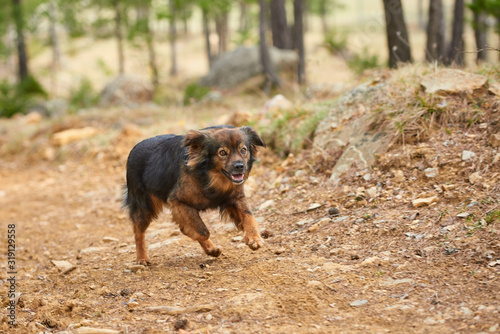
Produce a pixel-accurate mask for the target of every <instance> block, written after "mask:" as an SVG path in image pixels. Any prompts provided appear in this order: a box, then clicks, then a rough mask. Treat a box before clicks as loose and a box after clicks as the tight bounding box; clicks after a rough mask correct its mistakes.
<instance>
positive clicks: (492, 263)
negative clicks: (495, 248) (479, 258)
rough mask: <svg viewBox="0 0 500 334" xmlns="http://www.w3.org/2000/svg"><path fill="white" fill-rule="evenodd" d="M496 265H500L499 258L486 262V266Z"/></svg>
mask: <svg viewBox="0 0 500 334" xmlns="http://www.w3.org/2000/svg"><path fill="white" fill-rule="evenodd" d="M496 265H500V260H497V261H493V262H490V263H488V266H490V267H494V266H496Z"/></svg>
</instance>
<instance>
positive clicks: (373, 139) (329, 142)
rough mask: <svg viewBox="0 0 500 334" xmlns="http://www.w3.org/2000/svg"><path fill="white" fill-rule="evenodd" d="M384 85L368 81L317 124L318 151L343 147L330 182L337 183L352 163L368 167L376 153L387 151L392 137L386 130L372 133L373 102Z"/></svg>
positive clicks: (344, 96)
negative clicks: (371, 111) (371, 109)
mask: <svg viewBox="0 0 500 334" xmlns="http://www.w3.org/2000/svg"><path fill="white" fill-rule="evenodd" d="M385 86H386V85H385V84H384V83H379V82H367V83H365V84H362V85H360V86H358V87H356V88H354V89H353V90H351V91H349V92H347V93H345V94H343V95H342V96H341V97H340V98H339V100H338V101H337V103H336V104H335V106H334V107H333V108H332V109H330V111H329V112H328V114H327V116H326V117H325V118H324V119H323V120H322V121H321V122H320V123H319V124H318V128H317V129H316V133H315V137H314V145H313V147H314V148H315V149H318V150H319V151H321V152H325V151H326V152H335V151H338V150H340V149H341V148H342V147H344V150H343V153H342V155H341V157H340V158H339V160H338V161H337V164H336V165H335V167H334V168H333V170H332V174H331V177H330V179H331V180H332V181H335V180H337V179H338V177H339V176H340V175H341V174H342V173H343V172H345V171H347V170H348V169H349V168H350V167H351V165H352V164H353V163H355V164H356V165H357V166H358V167H359V168H368V167H370V166H371V165H372V164H373V162H374V161H375V153H381V152H383V151H385V150H386V149H387V147H388V146H389V144H390V142H391V139H392V138H391V137H390V136H389V135H388V134H387V133H385V132H384V131H383V130H380V129H377V130H371V129H370V124H371V123H372V122H373V118H372V115H371V113H370V112H369V108H370V103H371V101H372V100H373V98H374V97H375V96H376V95H379V94H382V93H383V92H384V91H385Z"/></svg>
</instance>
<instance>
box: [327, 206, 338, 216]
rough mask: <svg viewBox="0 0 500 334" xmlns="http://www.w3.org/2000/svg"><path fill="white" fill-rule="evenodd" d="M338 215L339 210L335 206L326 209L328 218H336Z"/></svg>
mask: <svg viewBox="0 0 500 334" xmlns="http://www.w3.org/2000/svg"><path fill="white" fill-rule="evenodd" d="M339 213H340V210H339V208H337V207H336V206H333V207H331V208H330V209H328V214H329V215H330V216H338V214H339Z"/></svg>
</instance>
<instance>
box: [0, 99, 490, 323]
mask: <svg viewBox="0 0 500 334" xmlns="http://www.w3.org/2000/svg"><path fill="white" fill-rule="evenodd" d="M453 101H455V102H456V103H454V102H453ZM464 101H465V100H464V99H463V97H462V98H459V97H456V98H455V97H451V98H449V99H448V104H449V105H453V106H455V105H458V104H459V103H465V105H466V107H467V108H476V109H475V110H477V114H478V115H479V116H478V118H477V120H475V121H474V122H467V120H464V121H463V122H457V123H454V125H453V126H451V127H450V126H434V127H433V129H432V131H428V133H427V136H426V140H425V141H424V142H419V143H417V142H414V143H411V144H409V143H408V141H395V142H394V144H393V145H392V146H391V147H390V149H388V151H387V152H386V153H385V154H382V155H380V156H379V157H378V159H377V161H376V162H375V165H374V166H373V167H372V168H359V167H356V166H353V167H352V168H351V169H349V170H348V171H347V172H345V173H343V174H342V176H341V177H340V178H339V180H336V181H335V182H333V181H331V180H330V179H329V176H330V173H331V168H332V167H333V166H332V165H331V164H332V162H331V161H330V163H329V162H328V159H326V161H321V162H318V161H317V160H316V159H315V157H314V156H313V153H312V151H311V150H305V151H303V152H301V153H300V154H296V156H293V155H290V156H289V157H288V158H286V159H283V158H280V157H278V156H276V155H274V154H273V153H272V152H270V151H269V150H263V151H262V152H261V154H260V157H259V162H258V164H257V165H256V167H255V169H254V171H253V175H252V176H251V179H250V180H249V181H248V184H247V193H248V197H249V202H250V203H251V206H252V208H253V210H254V215H255V216H256V217H257V220H258V221H259V223H260V225H261V227H262V231H261V232H262V235H263V237H264V238H265V242H266V245H265V247H264V248H263V249H260V250H258V251H255V252H253V251H251V250H250V249H249V248H248V247H246V246H245V245H244V243H243V241H242V235H241V233H240V232H238V231H237V230H236V229H235V228H234V227H233V226H232V224H230V223H228V222H224V221H221V220H220V219H219V217H218V215H217V214H216V213H215V212H209V213H206V214H204V215H203V218H204V220H205V221H206V222H207V225H208V226H209V228H210V230H211V232H212V236H213V240H214V242H216V243H218V244H219V245H221V246H222V248H223V255H221V257H219V258H217V259H213V258H210V257H207V256H206V255H205V254H203V252H202V251H201V248H200V247H199V245H198V244H197V243H195V242H193V241H191V240H190V239H188V238H187V237H185V236H183V235H181V234H179V231H178V229H177V227H176V226H175V225H174V224H173V223H172V220H171V216H170V214H169V212H168V210H165V213H164V214H162V215H161V217H160V218H159V219H158V220H157V221H156V222H154V223H153V224H152V225H151V227H150V229H149V230H148V234H147V243H148V245H149V249H150V250H149V252H150V255H151V256H152V261H153V263H154V264H153V265H152V266H150V267H142V266H138V265H135V263H134V260H135V249H134V243H133V235H132V229H131V226H130V223H129V221H128V220H127V217H126V214H125V212H124V211H122V210H121V199H122V186H123V184H124V176H125V161H126V157H127V154H128V151H129V150H130V149H131V148H132V147H133V145H134V144H135V143H136V142H138V141H139V140H141V139H143V138H145V137H147V136H149V135H153V134H157V133H161V132H181V131H184V129H186V128H189V127H194V126H203V125H206V124H203V122H202V121H201V120H198V121H193V122H192V123H189V124H182V125H180V124H179V123H173V122H171V123H169V124H165V123H164V124H163V125H164V126H163V127H162V128H161V130H160V129H158V126H157V125H154V122H149V123H148V122H146V121H144V122H142V123H141V122H139V121H137V120H138V119H139V120H145V119H147V117H151V116H147V117H146V116H144V115H143V114H140V113H139V114H137V113H136V114H133V115H129V116H126V117H125V118H127V117H128V118H129V119H130V120H134V122H135V123H136V124H139V126H137V125H131V124H130V122H127V121H123V120H121V121H119V122H118V121H116V118H115V119H113V117H112V116H109V115H110V114H103V113H96V114H91V115H87V116H82V117H75V116H71V117H68V118H65V119H63V120H60V121H57V122H52V123H49V122H48V121H45V120H37V119H35V118H36V116H35V117H34V116H26V117H24V118H18V119H14V120H9V121H5V122H3V123H2V129H3V130H2V140H1V144H2V152H3V157H2V158H0V160H1V163H0V201H1V204H2V205H1V206H0V217H2V227H1V228H2V229H3V230H4V231H7V225H8V224H15V235H16V239H15V242H16V252H15V265H16V270H17V274H16V275H15V276H16V292H17V293H18V295H17V297H18V305H17V308H16V323H17V326H16V327H13V328H12V327H9V325H8V321H10V319H9V318H8V315H9V310H8V306H9V299H8V297H7V294H8V290H9V287H10V283H9V282H8V281H7V279H8V278H9V277H10V275H8V274H7V270H8V267H7V261H8V259H7V252H6V251H5V250H6V249H7V245H6V244H5V246H4V248H3V249H4V251H3V252H2V254H1V255H0V259H1V264H0V266H1V268H2V271H1V273H0V279H1V286H0V295H1V300H2V309H1V311H0V332H2V333H39V332H55V333H57V332H66V333H158V332H174V331H178V332H181V333H187V332H189V333H325V332H332V333H337V332H339V333H341V332H345V333H357V332H359V333H366V332H377V333H378V332H394V333H402V332H405V333H408V332H416V333H437V332H439V333H457V332H462V333H479V332H482V333H496V332H499V331H500V328H499V326H500V321H499V319H500V295H499V293H498V291H500V282H499V279H498V278H499V274H500V241H499V240H500V238H499V237H500V229H499V221H500V206H499V200H500V198H499V190H500V189H499V187H500V182H499V179H500V162H499V159H500V156H499V153H498V146H499V144H500V143H499V142H496V141H495V140H497V138H498V137H495V134H497V133H498V130H499V128H498V117H499V115H500V114H499V113H498V109H497V107H498V105H495V103H497V100H496V97H494V96H492V95H489V97H487V98H485V99H483V100H482V101H483V102H482V103H479V104H476V105H475V107H474V106H472V105H470V104H468V102H464ZM156 113H157V114H158V117H164V116H165V114H164V113H163V114H162V112H160V111H156ZM144 114H146V113H144ZM30 117H31V118H30ZM145 123H148V124H150V125H149V127H147V129H148V130H145V129H146V127H145V126H143V125H141V124H145ZM151 124H153V125H151ZM448 125H449V124H448ZM85 127H88V128H87V130H85V131H86V132H87V133H86V134H83V135H82V133H79V134H78V133H76V134H75V133H73V134H70V135H68V134H66V135H67V136H61V135H60V136H55V135H54V133H57V132H60V131H62V130H65V129H68V128H79V129H81V128H85ZM8 129H22V130H16V131H20V132H23V133H26V132H28V135H25V136H24V137H22V138H23V139H22V140H21V139H16V140H14V139H13V138H17V137H16V136H15V134H13V133H12V131H9V130H8ZM91 129H97V132H95V131H94V132H92V130H91ZM85 131H84V132H85ZM79 135H80V137H79ZM72 136H73V137H72ZM63 137H64V138H66V140H67V141H65V139H61V138H63ZM68 138H69V139H68ZM2 235H5V234H4V232H2ZM3 242H4V243H6V239H5V238H4V241H3ZM19 293H20V295H19Z"/></svg>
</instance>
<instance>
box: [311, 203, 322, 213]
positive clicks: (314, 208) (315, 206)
mask: <svg viewBox="0 0 500 334" xmlns="http://www.w3.org/2000/svg"><path fill="white" fill-rule="evenodd" d="M322 206H323V205H322V204H319V203H313V204H311V205H309V207H308V208H307V211H312V210H316V209H318V208H321V207H322Z"/></svg>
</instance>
